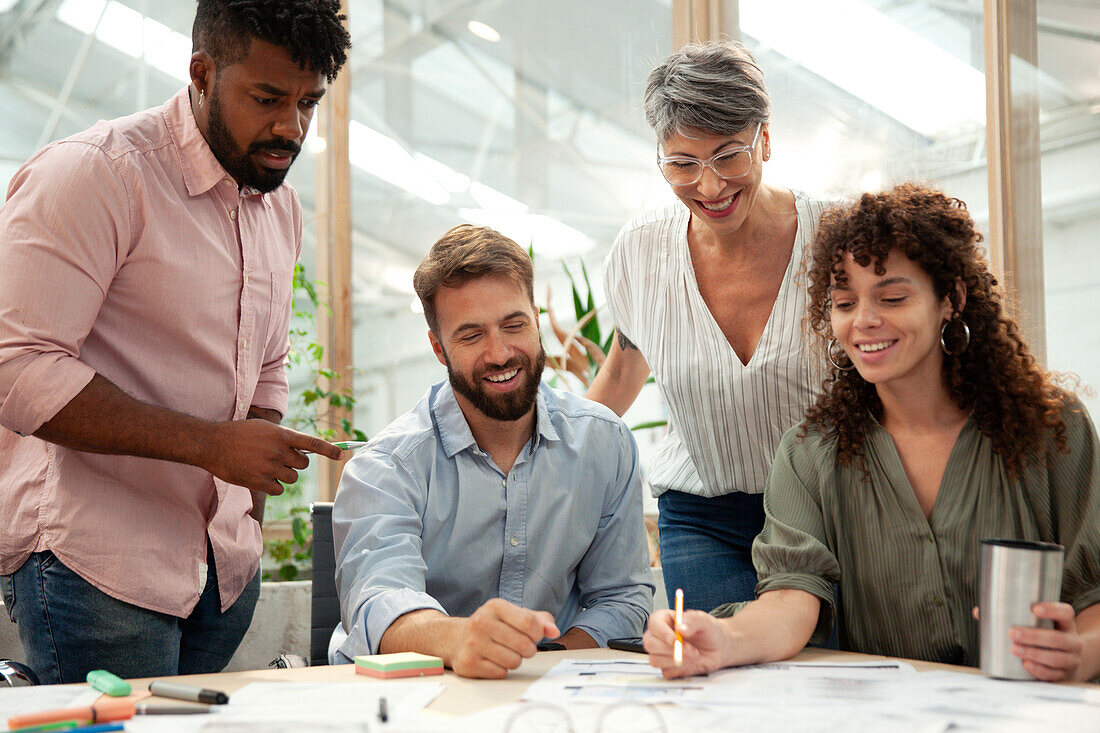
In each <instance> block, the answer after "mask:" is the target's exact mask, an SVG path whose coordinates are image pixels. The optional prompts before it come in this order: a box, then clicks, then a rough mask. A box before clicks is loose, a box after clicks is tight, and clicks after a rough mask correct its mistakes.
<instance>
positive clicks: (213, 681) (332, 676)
mask: <svg viewBox="0 0 1100 733" xmlns="http://www.w3.org/2000/svg"><path fill="white" fill-rule="evenodd" d="M563 659H644V657H643V656H642V655H640V654H635V653H632V652H622V651H616V650H614V649H583V650H578V651H561V652H539V653H538V654H536V655H535V656H534V657H532V658H530V659H525V660H524V662H523V664H522V665H521V666H520V668H519V669H517V670H514V671H512V672H510V673H509V674H508V676H507V677H506V678H505V679H503V680H473V679H468V678H465V677H459V676H458V675H456V674H455V673H454V672H451V671H450V670H447V671H445V672H444V673H443V676H442V677H440V676H432V677H409V678H402V679H401V680H400V681H401V682H413V683H417V682H422V683H426V684H431V683H434V682H438V681H440V680H442V681H443V683H444V684H445V685H446V689H445V690H444V691H443V693H442V694H441V695H439V697H437V698H436V699H435V700H434V701H433V702H432V703H431V704H430V705H429V706H428V707H427V710H431V711H434V712H436V713H440V714H443V715H467V714H470V713H476V712H480V711H481V710H485V709H486V708H490V707H493V706H495V705H503V704H506V703H510V702H517V701H518V700H519V699H520V697H521V696H522V695H523V693H524V691H525V690H526V689H527V688H528V686H530V685H531V683H532V682H534V681H535V680H537V679H539V678H540V677H542V675H543V674H545V673H546V672H547V671H549V670H550V668H551V667H553V666H554V665H555V664H557V663H558V662H560V661H561V660H563ZM794 659H795V661H799V662H807V661H815V662H821V661H835V662H859V661H884V660H886V659H888V657H879V656H874V655H869V654H854V653H851V652H837V651H830V650H826V649H805V650H803V651H802V653H801V654H799V655H798V656H797V657H795V658H794ZM911 664H912V665H913V666H914V667H916V668H917V669H918V670H919V671H922V672H924V671H929V670H933V669H936V670H948V671H952V672H965V673H974V674H976V673H977V672H978V670H977V669H974V668H973V667H956V666H952V665H948V664H934V663H931V662H911ZM352 680H356V681H362V682H363V683H364V684H386V682H385V681H384V680H376V679H372V678H370V677H366V676H364V675H357V674H356V673H355V668H354V665H351V664H341V665H335V666H324V667H305V668H299V669H257V670H248V671H243V672H223V673H220V674H202V675H189V676H182V677H173V678H172V681H173V682H177V681H178V682H180V683H181V684H188V685H195V686H197V687H205V688H209V689H212V690H220V691H222V692H225V693H229V694H230V695H232V693H233V692H234V691H235V690H238V689H240V688H241V687H244V686H245V685H247V684H249V683H250V682H349V681H352ZM150 681H151V680H149V679H141V680H132V681H131V682H132V683H133V686H134V693H135V694H144V693H145V692H147V691H148V689H149V682H150ZM162 699H163V698H156V700H158V701H159V700H162ZM165 702H168V701H165ZM172 703H173V704H178V703H176V702H175V701H172Z"/></svg>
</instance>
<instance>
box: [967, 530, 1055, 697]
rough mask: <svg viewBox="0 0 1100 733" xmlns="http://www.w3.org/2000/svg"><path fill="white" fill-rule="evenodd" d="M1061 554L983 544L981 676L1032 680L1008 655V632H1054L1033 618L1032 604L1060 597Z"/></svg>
mask: <svg viewBox="0 0 1100 733" xmlns="http://www.w3.org/2000/svg"><path fill="white" fill-rule="evenodd" d="M1064 555H1065V548H1063V547H1062V546H1061V545H1055V544H1052V543H1049V542H1025V541H1022V540H998V539H986V540H982V575H981V596H980V601H979V604H980V605H979V609H980V611H979V617H980V624H981V667H982V673H983V674H987V675H989V676H990V677H1000V678H1002V679H1010V680H1030V679H1033V677H1032V676H1031V674H1029V673H1028V671H1027V670H1025V669H1024V665H1023V662H1021V661H1020V658H1019V657H1017V656H1016V655H1015V654H1013V653H1012V640H1011V639H1009V638H1008V632H1009V631H1010V630H1011V629H1012V627H1013V626H1033V627H1042V628H1048V629H1049V628H1053V626H1054V625H1053V622H1051V621H1049V620H1046V619H1044V620H1042V621H1040V620H1039V619H1037V618H1036V617H1035V614H1033V613H1032V612H1031V605H1032V604H1033V603H1039V602H1040V601H1057V600H1059V598H1060V597H1061V592H1062V560H1063V557H1064Z"/></svg>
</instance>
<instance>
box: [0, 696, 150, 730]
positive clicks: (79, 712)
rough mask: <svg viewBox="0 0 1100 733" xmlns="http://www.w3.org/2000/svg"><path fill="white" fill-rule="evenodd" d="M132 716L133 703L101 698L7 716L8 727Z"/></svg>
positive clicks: (106, 720)
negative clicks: (94, 700)
mask: <svg viewBox="0 0 1100 733" xmlns="http://www.w3.org/2000/svg"><path fill="white" fill-rule="evenodd" d="M132 717H134V703H132V702H130V701H129V700H103V701H102V702H96V703H95V704H94V705H85V706H84V707H80V708H66V709H64V710H43V711H42V712H40V713H27V714H26V715H16V716H15V717H12V718H8V729H9V730H13V731H14V730H16V729H18V728H29V727H30V726H32V725H43V724H45V723H56V722H58V721H61V720H81V721H86V722H90V723H106V722H110V721H112V720H127V719H128V718H132Z"/></svg>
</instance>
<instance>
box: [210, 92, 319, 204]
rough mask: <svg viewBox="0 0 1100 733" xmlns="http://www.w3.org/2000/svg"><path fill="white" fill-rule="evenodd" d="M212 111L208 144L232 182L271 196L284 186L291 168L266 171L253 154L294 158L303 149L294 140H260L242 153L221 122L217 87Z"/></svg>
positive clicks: (211, 105)
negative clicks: (283, 153)
mask: <svg viewBox="0 0 1100 733" xmlns="http://www.w3.org/2000/svg"><path fill="white" fill-rule="evenodd" d="M209 104H210V109H209V111H208V112H207V127H206V142H207V144H208V145H209V146H210V150H211V151H212V152H213V153H214V157H215V158H217V159H218V162H219V163H221V164H222V168H225V172H226V173H228V174H229V175H231V176H233V179H234V180H235V181H236V182H237V183H238V184H239V185H241V186H249V187H251V188H254V189H256V190H257V191H259V192H260V193H269V192H271V191H274V190H275V189H276V188H278V187H279V186H281V185H282V183H283V179H284V178H286V174H287V171H288V170H290V168H289V167H287V168H283V169H282V170H277V169H274V168H264V167H263V166H261V165H259V164H258V163H256V162H255V161H254V160H253V159H252V157H251V156H252V154H253V153H256V152H259V151H261V150H283V151H286V152H288V153H291V154H292V155H293V156H294V157H295V158H297V157H298V153H300V152H301V151H302V147H301V146H300V145H298V143H296V142H294V141H293V140H282V139H279V138H271V139H269V140H258V141H256V142H254V143H252V144H251V145H249V146H248V149H247V150H245V151H244V152H241V151H240V148H238V147H237V144H236V143H235V142H233V136H232V135H231V134H230V133H229V128H228V127H226V126H225V121H224V120H223V119H222V108H221V103H220V97H219V94H218V86H217V84H215V85H214V89H213V91H212V92H211V94H210V103H209Z"/></svg>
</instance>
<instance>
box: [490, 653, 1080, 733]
mask: <svg viewBox="0 0 1100 733" xmlns="http://www.w3.org/2000/svg"><path fill="white" fill-rule="evenodd" d="M523 700H524V701H525V702H526V703H527V704H528V705H536V704H541V705H545V706H546V707H547V708H548V710H547V711H546V712H545V715H546V716H548V717H551V718H552V717H553V715H552V712H551V710H550V708H556V709H558V710H565V711H569V712H570V713H571V714H572V715H573V717H574V721H573V723H574V725H573V729H574V730H576V731H585V730H590V731H592V733H609V731H610V730H613V729H607V728H606V726H605V727H600V726H599V723H598V720H597V718H598V711H599V710H600V709H607V708H609V707H614V706H622V705H640V706H641V705H650V706H660V707H659V708H658V707H655V708H653V709H655V710H659V711H660V714H661V718H662V721H663V724H664V727H663V728H654V730H668V731H679V730H683V731H685V732H686V733H703V732H704V731H709V730H724V729H728V728H729V726H731V725H733V726H736V727H738V728H745V729H751V730H759V731H772V730H775V731H788V730H799V731H820V732H822V733H825V732H829V731H837V732H840V731H858V730H873V731H897V732H898V733H901V732H903V731H912V732H914V733H915V732H920V733H936V732H939V731H945V730H948V729H951V730H956V729H958V730H973V731H998V732H999V733H1003V732H1005V731H1016V730H1019V731H1024V730H1027V731H1029V733H1033V732H1034V731H1035V730H1041V729H1046V728H1048V727H1049V726H1050V725H1052V724H1056V725H1057V727H1058V730H1059V733H1071V732H1076V731H1081V733H1086V732H1088V733H1097V732H1100V689H1097V690H1090V689H1084V688H1075V687H1067V686H1061V685H1051V684H1046V683H1041V682H1004V681H998V680H991V679H988V678H986V677H982V676H981V675H975V674H962V673H955V672H928V673H924V674H918V673H917V672H916V670H915V669H914V668H913V667H912V666H911V665H910V664H908V663H906V662H899V661H894V660H888V661H883V662H878V661H874V662H869V663H830V662H798V663H792V662H780V663H775V664H761V665H755V666H750V667H739V668H732V669H724V670H719V671H718V672H714V673H712V674H709V675H702V676H698V677H690V678H687V679H681V680H665V679H662V677H661V676H660V673H659V672H658V671H657V670H655V669H653V668H652V667H650V666H649V665H648V663H647V662H645V661H629V660H614V661H610V660H608V661H596V660H566V661H563V662H561V663H559V664H558V665H556V666H555V667H554V668H553V669H551V670H550V671H549V672H547V673H546V675H544V676H543V677H542V678H541V679H540V680H538V681H537V682H535V683H534V684H532V685H531V686H530V687H529V688H528V689H527V692H526V693H525V694H524V696H523ZM585 710H587V711H588V712H587V713H584V714H582V712H581V711H585ZM532 714H534V711H532ZM578 716H580V717H578ZM594 716H596V717H594ZM582 721H585V722H584V723H582ZM593 721H597V722H593ZM494 723H495V725H494V726H492V727H490V728H486V730H496V729H499V730H502V731H505V733H509V731H508V728H507V726H506V725H504V726H503V727H502V722H501V721H494ZM563 730H565V729H563ZM624 730H625V729H624ZM648 730H649V729H648V728H644V729H637V730H633V731H631V733H643V731H648Z"/></svg>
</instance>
